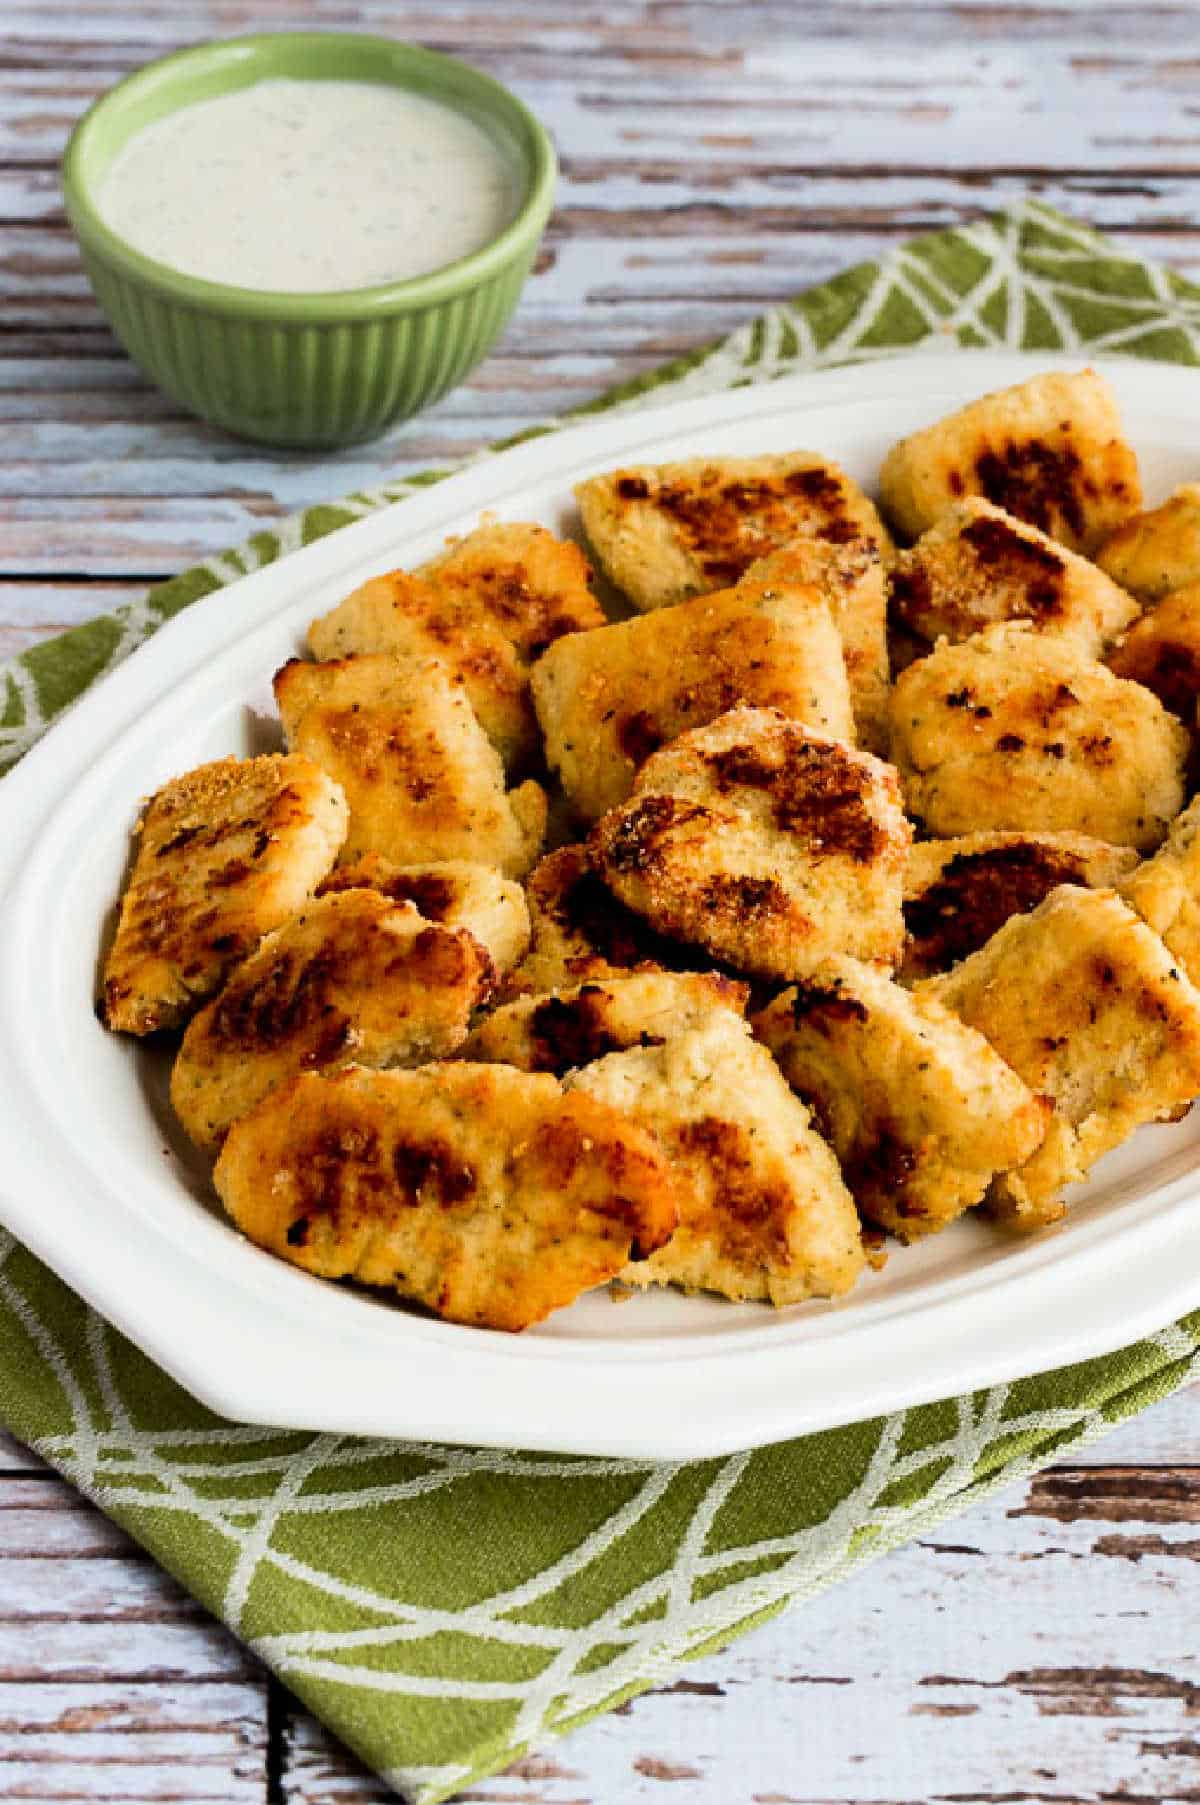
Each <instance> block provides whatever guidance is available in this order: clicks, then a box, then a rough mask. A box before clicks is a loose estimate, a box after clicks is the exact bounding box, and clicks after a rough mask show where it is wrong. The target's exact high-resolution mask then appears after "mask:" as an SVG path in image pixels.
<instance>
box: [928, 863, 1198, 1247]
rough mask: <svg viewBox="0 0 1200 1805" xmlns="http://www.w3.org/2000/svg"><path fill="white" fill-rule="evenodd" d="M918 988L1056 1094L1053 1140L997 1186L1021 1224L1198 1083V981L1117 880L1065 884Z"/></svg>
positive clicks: (1006, 1213)
mask: <svg viewBox="0 0 1200 1805" xmlns="http://www.w3.org/2000/svg"><path fill="white" fill-rule="evenodd" d="M919 994H921V995H923V996H926V997H932V998H933V999H935V1000H936V1001H937V1002H940V1003H942V1004H944V1005H945V1007H946V1008H948V1009H952V1010H953V1011H954V1013H955V1015H957V1016H959V1017H960V1018H961V1019H962V1020H963V1021H965V1022H966V1023H967V1024H968V1026H970V1027H973V1028H977V1029H978V1030H979V1032H980V1033H981V1034H982V1035H984V1036H985V1038H986V1039H987V1040H989V1041H990V1042H991V1044H992V1046H993V1047H995V1049H996V1051H997V1053H999V1055H1000V1057H1001V1058H1002V1059H1004V1060H1006V1061H1007V1063H1008V1064H1009V1065H1010V1066H1012V1068H1013V1070H1014V1071H1015V1072H1017V1073H1018V1074H1019V1076H1020V1077H1022V1078H1023V1079H1024V1080H1025V1082H1026V1084H1027V1085H1028V1086H1029V1088H1030V1090H1032V1091H1034V1092H1036V1093H1037V1094H1038V1095H1039V1096H1046V1097H1049V1098H1050V1099H1051V1100H1052V1102H1053V1104H1054V1112H1055V1113H1054V1119H1053V1121H1052V1122H1051V1124H1050V1127H1049V1129H1048V1130H1047V1133H1046V1138H1045V1140H1044V1141H1043V1142H1042V1145H1041V1146H1040V1147H1039V1148H1038V1150H1037V1152H1036V1153H1035V1154H1034V1155H1033V1157H1032V1158H1031V1159H1029V1160H1027V1161H1026V1162H1025V1163H1024V1164H1023V1165H1021V1166H1018V1167H1016V1168H1015V1169H1014V1170H1012V1171H1009V1172H1006V1173H1004V1174H1003V1175H1002V1176H1001V1177H999V1178H998V1179H997V1180H996V1181H995V1183H994V1184H993V1186H992V1189H991V1192H990V1195H989V1207H990V1208H991V1210H992V1212H993V1213H994V1214H995V1215H996V1216H998V1217H999V1218H1000V1219H1001V1220H1002V1221H1004V1222H1005V1223H1007V1224H1008V1225H1009V1226H1011V1227H1013V1228H1017V1229H1026V1228H1038V1227H1040V1226H1041V1225H1042V1224H1043V1223H1046V1222H1053V1221H1055V1220H1056V1219H1057V1218H1058V1217H1060V1216H1061V1215H1063V1213H1064V1212H1065V1210H1066V1203H1065V1201H1064V1199H1063V1197H1062V1191H1063V1188H1064V1186H1066V1185H1070V1184H1076V1183H1078V1182H1079V1181H1080V1180H1081V1179H1083V1178H1085V1177H1086V1176H1087V1173H1088V1172H1089V1171H1090V1169H1091V1167H1092V1166H1093V1165H1094V1164H1095V1163H1096V1161H1097V1160H1098V1159H1099V1158H1100V1156H1101V1155H1102V1154H1104V1153H1107V1152H1109V1151H1110V1149H1111V1148H1113V1147H1117V1146H1119V1145H1120V1144H1121V1142H1122V1141H1124V1140H1126V1139H1127V1138H1128V1137H1129V1135H1131V1134H1132V1133H1133V1131H1134V1129H1135V1128H1137V1127H1139V1126H1140V1125H1141V1124H1142V1123H1143V1122H1155V1121H1161V1120H1163V1119H1164V1118H1166V1117H1169V1116H1173V1115H1175V1114H1176V1113H1177V1112H1178V1111H1179V1110H1180V1108H1182V1107H1184V1106H1186V1105H1187V1104H1189V1103H1190V1102H1191V1101H1192V1099H1193V1098H1194V1097H1195V1096H1196V1095H1197V1094H1200V993H1198V992H1197V991H1196V990H1195V989H1194V988H1193V987H1192V985H1191V984H1190V983H1189V981H1188V979H1187V977H1186V976H1185V975H1184V973H1183V972H1182V971H1181V970H1180V968H1179V966H1178V964H1177V963H1176V961H1175V959H1174V957H1173V955H1172V954H1171V953H1169V952H1168V951H1167V949H1166V947H1165V946H1164V945H1163V943H1162V941H1161V940H1160V939H1159V937H1158V935H1157V934H1155V933H1152V932H1151V930H1150V929H1149V928H1148V927H1147V926H1146V924H1145V922H1144V921H1141V920H1140V919H1139V918H1138V916H1137V915H1135V914H1134V912H1133V910H1132V909H1131V908H1130V907H1129V906H1128V904H1127V903H1125V902H1123V901H1122V900H1121V899H1120V898H1119V897H1118V896H1116V895H1115V894H1114V893H1113V892H1112V891H1110V890H1084V889H1080V888H1078V887H1077V886H1075V885H1063V886H1062V887H1061V888H1060V889H1058V890H1054V891H1052V892H1051V894H1050V895H1049V896H1048V897H1047V898H1046V900H1045V902H1043V903H1041V904H1039V906H1038V907H1037V908H1036V909H1035V910H1034V911H1033V913H1032V914H1031V915H1014V916H1013V917H1012V919H1011V920H1009V921H1007V922H1006V923H1005V924H1004V926H1003V927H1002V928H1001V929H1000V932H999V933H998V934H995V935H993V937H992V938H991V940H989V941H988V943H987V945H986V946H983V947H981V948H980V949H979V951H978V952H977V953H972V954H971V956H970V958H969V959H964V960H963V962H962V964H961V965H956V966H955V967H954V969H953V970H952V971H949V972H946V973H945V975H944V976H942V977H938V978H930V979H928V980H927V981H926V982H925V984H923V985H922V986H920V992H919Z"/></svg>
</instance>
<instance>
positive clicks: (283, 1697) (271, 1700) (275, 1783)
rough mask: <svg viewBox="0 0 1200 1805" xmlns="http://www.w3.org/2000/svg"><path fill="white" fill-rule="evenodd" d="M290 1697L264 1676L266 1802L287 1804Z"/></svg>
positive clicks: (273, 1677)
mask: <svg viewBox="0 0 1200 1805" xmlns="http://www.w3.org/2000/svg"><path fill="white" fill-rule="evenodd" d="M291 1723H292V1699H291V1695H290V1693H289V1692H287V1690H286V1689H285V1688H284V1687H283V1686H282V1685H281V1684H280V1682H279V1681H278V1680H277V1679H276V1678H275V1675H274V1674H273V1673H272V1674H269V1675H268V1676H267V1748H266V1758H265V1765H266V1792H265V1794H264V1798H265V1801H266V1805H287V1793H286V1791H285V1790H284V1775H285V1773H286V1770H287V1764H288V1755H289V1752H290V1743H291V1735H290V1732H291Z"/></svg>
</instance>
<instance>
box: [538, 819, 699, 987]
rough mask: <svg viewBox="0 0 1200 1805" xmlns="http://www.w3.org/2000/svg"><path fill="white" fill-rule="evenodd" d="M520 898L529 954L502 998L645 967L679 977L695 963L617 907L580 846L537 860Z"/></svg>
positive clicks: (685, 949)
mask: <svg viewBox="0 0 1200 1805" xmlns="http://www.w3.org/2000/svg"><path fill="white" fill-rule="evenodd" d="M525 894H526V899H527V901H528V904H529V922H530V934H531V938H530V943H529V952H528V953H527V954H526V956H525V958H524V959H523V960H522V962H521V964H520V965H519V966H518V967H517V969H516V970H515V971H514V972H513V973H512V975H511V978H510V980H509V983H508V985H507V986H506V989H507V990H508V991H510V992H513V993H532V992H537V991H547V990H558V989H560V988H562V987H564V986H567V985H572V984H580V983H582V982H583V981H584V980H585V979H586V978H607V977H612V976H614V975H617V974H620V973H622V972H626V971H634V970H641V969H644V968H646V967H649V968H651V969H655V970H665V971H686V970H687V969H688V967H689V966H694V965H695V963H696V952H695V948H694V947H689V946H683V945H681V944H680V943H679V941H677V940H668V939H667V938H666V936H665V935H663V934H656V933H655V931H654V929H653V928H652V927H651V926H650V924H649V922H648V921H645V920H643V918H642V916H640V915H637V914H635V913H634V911H633V910H632V909H627V908H626V907H625V905H624V903H621V902H618V901H617V898H616V897H615V896H614V895H613V893H612V891H611V890H609V889H608V887H607V886H606V884H605V882H604V879H603V877H602V876H601V875H600V872H599V869H598V867H597V863H596V860H595V858H594V856H593V855H592V853H591V852H590V851H589V850H588V848H587V847H586V846H562V847H560V848H559V850H558V851H557V852H552V853H550V854H549V855H548V856H547V857H546V858H544V859H542V860H541V862H540V863H539V864H538V865H536V866H535V867H534V869H533V870H532V871H531V872H530V874H529V878H528V880H527V883H526V889H525Z"/></svg>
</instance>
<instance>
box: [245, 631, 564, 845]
mask: <svg viewBox="0 0 1200 1805" xmlns="http://www.w3.org/2000/svg"><path fill="white" fill-rule="evenodd" d="M275 698H276V701H277V702H278V704H279V712H280V714H281V715H282V717H283V727H284V732H285V734H286V736H287V742H288V745H289V746H290V747H293V748H295V749H296V750H298V751H301V752H305V753H307V754H308V755H309V757H311V758H313V759H314V760H315V761H316V763H317V764H319V765H322V766H323V767H324V769H325V770H326V771H328V772H329V773H330V775H331V776H333V777H336V778H337V780H338V782H339V783H340V784H341V785H342V787H343V789H344V790H345V793H346V797H347V800H348V801H349V804H350V828H349V832H348V833H347V835H346V843H345V846H344V847H343V849H342V858H343V859H344V860H346V861H349V860H351V859H358V858H361V857H362V856H363V854H364V853H369V852H378V853H381V854H382V855H383V856H384V857H385V858H389V859H393V860H395V862H396V863H397V864H401V865H403V864H411V863H413V862H424V861H427V860H442V859H471V860H477V861H480V862H482V863H484V864H488V865H495V866H496V867H497V868H498V869H499V870H501V871H503V872H504V873H505V874H506V875H507V876H509V877H520V876H521V875H522V873H524V872H525V871H528V869H529V867H530V866H531V865H532V864H533V862H534V860H535V858H536V857H537V854H538V849H539V847H540V846H541V841H542V835H543V833H544V831H545V825H546V796H545V792H544V791H543V790H542V789H541V787H540V786H539V785H538V784H536V783H524V784H521V785H520V786H519V788H517V789H515V790H511V791H508V792H506V791H505V788H504V769H503V766H502V765H501V762H500V756H499V754H498V753H497V751H496V749H495V747H494V746H493V745H492V744H491V742H490V740H489V739H488V737H487V735H486V734H485V733H484V731H483V729H482V727H480V725H479V722H478V721H477V720H476V719H475V715H474V712H473V711H472V708H471V705H470V703H469V702H468V700H467V698H466V694H465V692H464V691H463V689H462V688H461V687H460V686H459V685H457V684H454V683H453V682H452V681H451V680H450V678H449V677H448V675H447V674H446V672H445V670H444V669H443V668H442V667H441V666H440V665H439V664H438V663H437V661H436V660H434V659H430V660H427V661H425V662H424V663H421V662H420V661H418V660H412V661H409V660H405V659H400V658H394V657H391V656H390V655H389V654H387V653H385V652H375V653H369V654H365V655H364V656H362V657H360V658H339V659H335V660H334V661H333V662H332V663H328V664H306V663H305V662H304V661H303V660H302V659H299V658H294V659H292V661H291V663H290V664H285V665H284V667H283V669H282V670H281V671H279V672H277V673H276V676H275Z"/></svg>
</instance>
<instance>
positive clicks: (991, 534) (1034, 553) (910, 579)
mask: <svg viewBox="0 0 1200 1805" xmlns="http://www.w3.org/2000/svg"><path fill="white" fill-rule="evenodd" d="M890 586H891V605H892V609H893V611H894V612H895V614H896V615H897V616H898V617H899V619H900V620H901V621H903V623H904V625H905V626H906V627H908V628H909V629H910V630H911V631H912V632H914V633H916V634H919V635H920V636H921V637H922V638H923V639H925V640H928V641H929V642H930V643H931V644H932V642H933V641H934V640H935V639H940V638H946V639H951V640H958V639H966V638H968V637H969V636H970V635H971V634H972V633H978V632H980V631H981V630H982V629H983V628H984V627H990V626H993V625H995V623H996V622H997V621H1005V620H1026V621H1028V622H1029V623H1030V625H1031V626H1032V627H1033V628H1034V629H1035V631H1037V632H1039V633H1058V634H1063V633H1069V634H1071V635H1072V636H1073V637H1074V639H1075V640H1076V641H1077V642H1078V644H1079V646H1080V649H1081V650H1082V651H1085V652H1086V653H1087V654H1088V655H1089V657H1092V658H1098V657H1099V656H1100V654H1101V652H1102V651H1103V649H1104V647H1105V646H1106V645H1107V644H1108V643H1109V641H1110V640H1111V639H1113V638H1114V637H1115V636H1116V634H1118V633H1119V632H1120V631H1121V629H1122V627H1126V626H1128V624H1129V622H1130V621H1131V620H1132V619H1133V618H1134V616H1135V615H1136V614H1137V612H1138V607H1137V603H1136V602H1135V601H1134V600H1133V598H1132V596H1130V595H1127V594H1126V592H1125V591H1124V590H1123V589H1118V587H1117V585H1116V584H1115V583H1114V582H1113V581H1112V579H1111V577H1106V576H1105V575H1104V573H1103V571H1100V570H1097V568H1096V566H1095V565H1094V564H1089V563H1088V560H1087V559H1086V558H1081V557H1080V556H1079V555H1078V553H1077V552H1072V551H1068V550H1067V548H1066V546H1065V545H1058V544H1056V543H1055V541H1054V540H1053V539H1051V538H1050V537H1049V535H1048V534H1046V533H1042V532H1039V530H1038V528H1037V527H1035V526H1030V525H1029V524H1028V523H1027V522H1026V521H1023V520H1017V519H1016V518H1015V517H1014V516H1013V515H1011V514H1006V513H1005V512H1004V509H1003V508H998V507H995V506H994V505H993V504H992V503H991V502H990V501H984V500H983V498H982V497H981V496H978V495H969V496H967V498H966V499H965V500H964V501H960V502H957V503H956V504H955V506H954V507H952V508H948V509H947V510H946V512H945V513H944V514H943V515H942V516H941V518H940V520H938V522H937V524H936V525H935V526H931V527H930V529H929V531H928V532H927V533H923V534H922V535H921V537H920V539H918V541H917V543H916V544H915V545H914V546H913V547H912V549H911V551H907V552H902V553H901V554H900V556H899V557H898V558H897V560H896V564H895V567H894V569H893V570H892V573H891V578H890Z"/></svg>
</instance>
